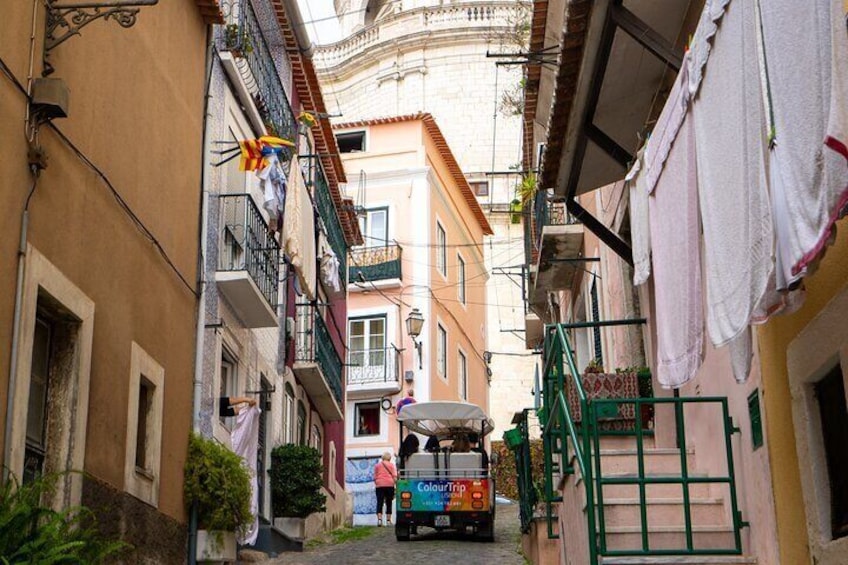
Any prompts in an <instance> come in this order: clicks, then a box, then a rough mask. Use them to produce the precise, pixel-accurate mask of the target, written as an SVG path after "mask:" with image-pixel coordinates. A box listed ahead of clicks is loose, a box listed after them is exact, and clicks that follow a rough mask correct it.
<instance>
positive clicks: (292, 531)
mask: <svg viewBox="0 0 848 565" xmlns="http://www.w3.org/2000/svg"><path fill="white" fill-rule="evenodd" d="M274 527H275V528H277V529H278V530H280V531H281V532H283V533H284V534H286V535H287V536H288V537H290V538H292V539H298V540H302V539H304V538H306V519H305V518H274Z"/></svg>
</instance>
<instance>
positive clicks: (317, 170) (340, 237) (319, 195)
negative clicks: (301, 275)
mask: <svg viewBox="0 0 848 565" xmlns="http://www.w3.org/2000/svg"><path fill="white" fill-rule="evenodd" d="M309 166H310V169H311V170H312V175H311V177H312V178H311V182H312V184H313V189H314V194H315V205H316V206H317V207H318V214H319V215H320V216H321V219H322V220H323V221H324V227H326V228H327V239H328V240H329V241H330V247H332V248H333V252H334V253H335V254H336V257H337V258H338V259H339V280H341V281H343V283H344V284H347V243H346V242H345V237H344V229H343V228H342V223H341V220H340V219H339V212H338V210H336V205H335V203H334V202H333V197H332V195H331V194H330V186H329V184H328V183H327V176H326V174H325V173H324V167H322V166H321V160H320V159H317V158H315V157H310V158H309Z"/></svg>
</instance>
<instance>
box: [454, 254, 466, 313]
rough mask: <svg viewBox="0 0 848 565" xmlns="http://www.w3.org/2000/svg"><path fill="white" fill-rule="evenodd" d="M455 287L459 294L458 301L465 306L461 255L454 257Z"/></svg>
mask: <svg viewBox="0 0 848 565" xmlns="http://www.w3.org/2000/svg"><path fill="white" fill-rule="evenodd" d="M456 286H457V289H458V293H459V301H460V302H461V303H462V304H465V260H463V258H462V256H461V255H457V256H456Z"/></svg>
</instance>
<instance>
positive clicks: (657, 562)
mask: <svg viewBox="0 0 848 565" xmlns="http://www.w3.org/2000/svg"><path fill="white" fill-rule="evenodd" d="M756 563H757V559H756V558H755V557H745V556H739V555H709V556H707V555H681V556H674V555H669V556H663V557H602V558H601V564H602V565H749V564H756Z"/></svg>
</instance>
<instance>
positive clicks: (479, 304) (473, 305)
mask: <svg viewBox="0 0 848 565" xmlns="http://www.w3.org/2000/svg"><path fill="white" fill-rule="evenodd" d="M424 141H425V147H426V149H427V165H428V166H429V167H430V168H431V169H432V172H433V175H434V177H435V180H436V181H437V183H431V185H430V191H431V195H430V206H431V218H430V241H432V242H433V245H432V246H431V250H430V257H431V259H430V265H431V273H430V280H431V290H432V295H431V296H432V305H431V308H432V310H431V311H432V313H433V315H434V316H433V317H434V321H438V322H439V323H441V324H442V325H443V326H444V327H445V329H446V330H447V334H448V336H447V350H446V356H447V375H446V378H445V379H443V378H440V377H438V376H437V375H436V365H435V360H436V358H435V353H436V349H435V348H436V342H437V339H438V338H437V331H438V330H437V324H433V325H432V326H431V335H430V343H432V344H433V345H432V347H433V348H434V349H433V355H434V357H433V359H434V365H433V370H434V375H433V378H432V379H431V386H432V391H431V397H432V399H433V400H459V350H460V349H461V350H462V351H463V353H464V354H465V357H466V360H467V365H468V399H467V400H468V401H469V402H472V403H474V404H477V405H479V406H480V407H481V408H482V409H483V410H484V411H488V409H489V381H488V376H487V375H486V365H485V363H484V362H483V352H484V351H485V349H486V338H485V335H486V328H485V325H486V305H485V304H486V285H485V283H486V280H487V278H488V274H487V272H486V268H485V264H484V260H483V230H482V228H481V227H480V224H479V223H478V222H477V221H476V220H475V219H474V216H473V214H472V211H471V208H470V206H469V205H468V204H467V203H466V202H465V200H464V199H463V198H462V195H461V193H460V190H459V187H458V186H456V181H455V180H454V178H453V176H452V175H451V174H450V172H449V170H448V168H447V166H446V164H445V162H444V161H443V160H442V159H441V158H440V157H439V150H438V148H437V147H436V146H435V144H434V143H433V141H432V140H431V139H430V138H429V136H426V134H425V140H424ZM437 221H438V222H439V223H440V224H441V225H442V227H444V229H445V232H446V236H447V260H446V265H447V275H446V276H445V275H443V274H442V273H441V272H439V270H438V269H437V267H436V254H437V248H436V241H437V239H436V222H437ZM459 257H462V260H463V261H465V280H466V284H465V293H466V298H465V303H464V304H463V303H462V302H461V300H460V298H459V267H458V265H459Z"/></svg>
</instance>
